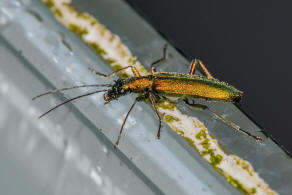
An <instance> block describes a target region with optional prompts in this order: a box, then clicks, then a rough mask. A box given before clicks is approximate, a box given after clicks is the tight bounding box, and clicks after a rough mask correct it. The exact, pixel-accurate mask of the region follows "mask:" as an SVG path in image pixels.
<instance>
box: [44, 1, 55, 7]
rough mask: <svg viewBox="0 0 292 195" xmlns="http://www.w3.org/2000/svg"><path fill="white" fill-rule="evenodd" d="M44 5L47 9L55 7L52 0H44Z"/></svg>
mask: <svg viewBox="0 0 292 195" xmlns="http://www.w3.org/2000/svg"><path fill="white" fill-rule="evenodd" d="M44 3H45V4H46V5H47V6H48V7H49V8H51V7H54V6H55V2H54V1H53V0H46V1H44Z"/></svg>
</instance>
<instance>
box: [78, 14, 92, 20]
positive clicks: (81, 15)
mask: <svg viewBox="0 0 292 195" xmlns="http://www.w3.org/2000/svg"><path fill="white" fill-rule="evenodd" d="M77 17H79V18H83V19H85V20H90V19H91V16H90V15H88V14H86V13H82V12H78V13H77Z"/></svg>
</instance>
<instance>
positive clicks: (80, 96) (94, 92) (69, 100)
mask: <svg viewBox="0 0 292 195" xmlns="http://www.w3.org/2000/svg"><path fill="white" fill-rule="evenodd" d="M104 91H108V90H107V89H103V90H98V91H93V92H90V93H86V94H83V95H79V96H77V97H74V98H71V99H68V100H66V101H65V102H62V103H61V104H58V105H57V106H55V107H53V108H51V109H50V110H48V111H47V112H45V113H44V114H42V115H40V116H39V117H38V118H39V119H40V118H42V117H43V116H45V115H46V114H48V113H50V112H51V111H53V110H55V109H56V108H58V107H60V106H62V105H64V104H67V103H69V102H71V101H73V100H76V99H79V98H82V97H85V96H89V95H93V94H96V93H100V92H104Z"/></svg>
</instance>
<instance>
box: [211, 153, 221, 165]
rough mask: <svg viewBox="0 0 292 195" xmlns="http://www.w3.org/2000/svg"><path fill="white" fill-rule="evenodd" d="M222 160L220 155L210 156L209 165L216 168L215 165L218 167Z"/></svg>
mask: <svg viewBox="0 0 292 195" xmlns="http://www.w3.org/2000/svg"><path fill="white" fill-rule="evenodd" d="M222 160H223V156H222V155H220V154H217V155H214V154H213V155H211V156H210V161H211V165H212V166H213V167H216V166H217V165H219V164H220V163H221V161H222Z"/></svg>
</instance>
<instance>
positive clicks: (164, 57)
mask: <svg viewBox="0 0 292 195" xmlns="http://www.w3.org/2000/svg"><path fill="white" fill-rule="evenodd" d="M166 50H167V44H165V45H164V47H163V57H162V58H160V59H158V60H156V61H154V62H153V63H152V64H151V66H150V69H151V73H152V74H154V73H155V72H156V71H155V68H154V67H153V66H154V65H155V64H158V63H160V62H163V61H165V60H166Z"/></svg>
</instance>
